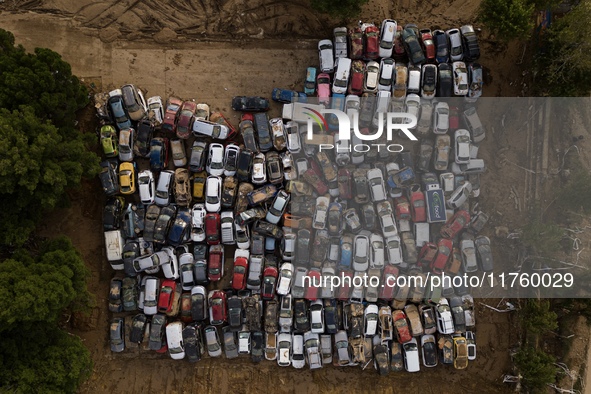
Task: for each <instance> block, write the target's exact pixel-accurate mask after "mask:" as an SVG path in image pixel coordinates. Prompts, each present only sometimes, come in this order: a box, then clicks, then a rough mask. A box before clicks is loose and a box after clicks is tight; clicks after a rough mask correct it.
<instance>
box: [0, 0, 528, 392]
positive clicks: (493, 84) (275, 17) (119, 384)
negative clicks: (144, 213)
mask: <svg viewBox="0 0 591 394" xmlns="http://www.w3.org/2000/svg"><path fill="white" fill-rule="evenodd" d="M478 4H479V2H478V0H447V1H444V0H440V1H438V0H419V1H411V0H399V1H396V0H393V1H387V0H380V1H372V2H371V3H370V4H368V5H367V6H366V7H365V9H364V12H363V20H366V21H368V20H375V21H376V22H378V21H380V20H381V19H383V18H385V17H392V18H394V19H396V20H398V21H399V23H409V22H414V23H417V24H418V25H419V26H431V27H435V26H441V27H443V28H446V27H451V26H459V25H461V24H464V23H469V22H472V21H473V19H474V16H475V12H476V9H477V7H478ZM0 10H2V13H1V16H0V21H1V22H0V26H1V27H2V28H4V29H7V30H9V31H12V32H13V33H14V34H15V36H16V41H17V43H20V44H22V45H24V46H25V47H26V48H27V49H29V50H32V49H34V48H35V47H48V48H51V49H53V50H55V51H57V52H59V53H60V54H62V56H63V58H64V59H65V60H66V61H68V62H69V63H70V64H71V65H72V68H73V72H74V73H75V74H76V75H78V76H80V77H81V78H83V79H85V81H86V82H89V83H93V84H94V85H95V86H97V88H99V89H103V90H108V89H110V88H113V87H115V86H121V85H122V84H124V83H128V82H133V83H134V84H136V85H137V86H140V87H141V88H142V89H144V90H147V91H148V95H161V96H163V97H166V96H168V95H172V94H174V95H178V96H180V97H182V98H196V99H197V100H199V101H201V100H203V101H205V102H208V103H209V104H210V105H211V107H212V110H213V109H215V110H221V111H222V112H224V113H225V114H227V115H230V120H231V121H232V122H233V123H234V124H236V123H237V120H238V118H237V116H236V114H235V113H233V112H232V111H231V110H230V108H229V107H230V105H229V104H230V99H231V97H232V96H234V95H239V94H252V95H263V96H269V94H270V91H271V89H272V88H273V87H276V86H280V87H288V88H298V89H301V88H302V83H303V80H304V77H305V69H306V67H307V66H309V65H315V64H317V62H318V60H317V52H316V43H317V40H318V39H319V38H325V37H330V31H331V28H332V27H334V26H338V25H339V23H338V21H334V20H331V19H330V18H327V17H324V16H320V15H318V14H317V13H315V12H311V11H310V10H309V5H308V3H307V2H306V1H301V0H299V1H290V2H272V1H267V0H255V1H251V2H246V1H239V0H227V1H212V0H200V1H194V0H186V1H176V2H175V1H171V0H162V1H156V0H145V1H136V0H124V1H115V0H110V1H101V2H93V1H89V0H82V1H73V0H45V1H44V0H7V1H6V2H4V3H3V4H1V5H0ZM355 22H356V21H348V25H352V24H353V23H355ZM287 38H289V39H287ZM480 40H481V45H482V46H483V50H482V53H483V57H482V59H481V61H480V62H481V64H482V65H483V66H484V67H485V70H486V71H487V78H486V86H485V90H484V91H485V95H486V96H517V95H520V94H521V93H522V90H523V82H522V79H523V75H522V73H521V71H520V66H519V65H518V64H516V63H519V62H520V61H521V60H522V56H523V53H524V52H523V48H522V47H521V46H519V45H516V46H510V47H504V46H501V45H499V44H498V43H496V42H494V41H493V40H492V38H491V37H489V36H488V34H487V33H486V32H483V33H482V34H481V36H480ZM278 111H279V106H275V107H273V108H272V114H273V113H275V114H278V113H279V112H278ZM82 120H83V122H82V127H83V128H84V129H85V130H86V131H87V132H91V133H93V132H94V125H93V123H92V120H93V114H92V110H91V109H90V110H88V112H86V113H85V114H83V116H82ZM497 122H498V120H497ZM527 141H528V137H527V133H525V132H523V133H520V132H519V131H518V130H507V131H506V132H502V133H501V132H497V133H489V134H488V137H487V141H486V142H485V144H484V146H483V147H482V148H481V152H482V153H481V156H482V157H484V158H485V159H486V160H487V162H488V163H494V162H495V158H496V157H497V155H498V149H499V148H501V147H509V148H510V149H509V153H508V154H507V157H508V159H510V160H512V161H515V162H519V163H521V164H524V165H527V163H526V162H525V160H526V157H527V156H526V155H527V149H528V148H527V146H528V143H527ZM523 182H524V173H523V171H522V170H520V169H517V168H514V167H512V166H510V165H509V166H508V165H499V166H494V165H491V166H490V171H489V172H488V173H486V174H485V175H484V176H483V177H482V184H483V188H482V197H481V199H480V200H481V201H480V203H481V208H482V209H484V210H485V211H487V212H489V213H491V214H493V215H492V219H491V222H490V224H489V225H488V228H487V230H486V234H487V235H489V236H490V237H491V238H493V237H494V228H495V226H501V225H503V226H508V227H509V228H510V229H513V228H515V227H518V226H519V225H520V224H521V221H522V219H523V215H524V213H523V211H520V208H519V207H518V206H517V205H516V204H514V201H513V200H512V199H510V198H509V197H508V196H509V192H510V186H511V185H516V186H518V185H521V184H522V183H523ZM71 199H72V206H71V208H69V209H62V210H59V211H57V212H55V213H53V214H52V215H51V216H50V217H49V218H48V219H47V222H46V224H45V226H44V228H43V229H42V231H41V233H42V235H45V236H51V235H53V234H56V233H63V234H66V235H68V236H70V237H71V238H72V240H73V242H74V244H75V245H76V246H77V247H78V248H79V250H80V251H81V252H82V254H83V256H84V258H85V261H86V262H87V265H88V267H89V269H90V270H91V273H92V276H91V278H90V281H89V288H90V291H91V292H93V293H94V294H95V295H96V305H97V306H96V308H95V309H94V311H93V313H92V315H91V316H90V317H89V318H84V319H83V318H77V319H76V318H75V319H74V321H73V328H72V332H73V333H74V334H76V335H79V336H80V337H81V338H82V339H83V340H84V341H85V344H86V345H87V346H88V348H89V349H90V351H91V352H92V355H93V360H94V371H93V375H92V377H91V378H90V379H89V381H88V382H86V383H85V384H84V385H83V387H82V388H81V392H84V393H103V392H105V393H107V392H165V391H166V392H173V393H174V392H195V391H199V392H235V393H242V392H253V391H262V390H265V391H268V389H269V388H272V389H273V390H275V391H278V392H281V393H291V392H318V391H322V392H334V393H336V392H342V391H343V390H344V387H347V388H348V389H349V390H354V391H356V392H369V391H376V390H377V391H379V392H386V393H388V392H399V391H400V390H401V388H402V387H404V390H405V391H407V392H422V393H448V392H449V393H457V392H458V390H460V391H461V392H477V391H478V392H484V393H488V392H490V393H493V392H503V391H508V390H509V387H508V386H503V384H502V383H501V381H502V375H503V374H505V373H511V364H510V358H509V349H510V348H511V347H513V346H514V345H515V344H516V341H517V333H516V329H515V326H514V322H513V321H512V315H511V314H499V313H495V312H493V311H491V310H489V309H486V308H483V307H481V306H480V305H477V322H478V323H477V344H478V359H477V360H476V361H475V362H472V363H471V365H470V367H469V368H468V370H466V371H456V370H453V369H450V368H444V367H443V366H439V367H437V368H435V369H433V370H429V371H427V370H423V371H421V373H420V374H413V375H411V374H402V375H392V374H391V375H390V376H388V377H386V378H379V377H378V376H377V375H376V373H375V371H361V370H359V369H357V368H355V369H337V368H325V369H323V370H321V371H316V372H314V373H311V372H309V371H296V370H294V369H292V368H287V369H285V368H278V367H277V366H275V365H274V363H271V362H263V363H261V364H260V365H253V364H251V363H250V361H248V360H244V361H243V362H236V361H234V362H228V361H226V360H213V361H212V360H204V361H201V362H199V363H197V364H196V365H195V364H189V363H186V362H174V361H172V360H170V359H169V358H168V357H167V356H160V355H153V354H147V353H146V352H141V351H140V353H139V354H138V353H137V352H136V353H128V354H126V355H123V356H116V357H114V356H112V354H111V352H110V351H109V348H108V323H107V322H108V319H109V317H110V316H109V314H108V313H107V307H106V305H107V300H106V298H107V293H108V283H109V279H110V278H111V275H112V271H111V269H110V268H109V266H108V264H107V263H106V261H105V259H104V256H103V255H104V251H103V243H102V242H103V241H102V237H101V233H102V229H101V212H102V206H103V197H102V194H101V193H100V190H99V188H98V182H97V181H92V182H88V183H86V184H85V185H84V186H83V187H82V188H81V189H80V190H79V191H75V192H72V193H71ZM522 208H523V207H522ZM493 242H494V243H495V250H494V253H495V260H496V261H498V262H501V261H506V262H507V264H509V265H511V264H512V260H513V258H514V254H515V250H514V249H513V248H514V247H513V245H512V244H510V243H509V242H507V241H506V240H504V239H502V238H494V239H493ZM497 242H498V245H499V246H498V247H496V245H497ZM487 302H488V303H490V304H493V305H496V303H497V302H496V301H494V300H488V301H487Z"/></svg>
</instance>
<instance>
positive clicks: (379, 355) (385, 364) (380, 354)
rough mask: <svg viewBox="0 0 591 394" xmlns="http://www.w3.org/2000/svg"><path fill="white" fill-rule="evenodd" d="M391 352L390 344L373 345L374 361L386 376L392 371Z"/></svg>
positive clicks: (379, 370)
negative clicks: (389, 349)
mask: <svg viewBox="0 0 591 394" xmlns="http://www.w3.org/2000/svg"><path fill="white" fill-rule="evenodd" d="M389 353H390V352H389V351H388V346H387V345H383V344H379V345H375V346H374V347H373V362H374V367H375V369H377V370H378V372H379V374H380V375H382V376H384V375H388V373H389V372H390V357H389V356H390V354H389Z"/></svg>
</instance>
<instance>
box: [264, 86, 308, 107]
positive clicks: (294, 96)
mask: <svg viewBox="0 0 591 394" xmlns="http://www.w3.org/2000/svg"><path fill="white" fill-rule="evenodd" d="M271 98H272V99H273V101H277V102H279V103H285V104H289V103H292V102H294V101H299V102H303V103H305V102H306V101H307V96H306V94H305V93H302V92H296V91H295V90H288V89H280V88H274V89H273V93H271Z"/></svg>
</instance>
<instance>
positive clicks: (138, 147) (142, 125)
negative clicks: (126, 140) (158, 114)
mask: <svg viewBox="0 0 591 394" xmlns="http://www.w3.org/2000/svg"><path fill="white" fill-rule="evenodd" d="M153 134H154V124H153V123H152V121H151V120H150V119H147V118H144V119H142V120H141V121H140V122H139V123H138V127H137V134H136V135H137V136H136V139H135V143H134V145H133V150H134V153H135V154H136V155H137V156H141V157H148V156H149V155H150V141H151V140H152V135H153Z"/></svg>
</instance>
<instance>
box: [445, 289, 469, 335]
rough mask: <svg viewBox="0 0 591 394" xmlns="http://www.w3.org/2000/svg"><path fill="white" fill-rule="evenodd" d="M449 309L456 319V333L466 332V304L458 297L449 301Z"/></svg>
mask: <svg viewBox="0 0 591 394" xmlns="http://www.w3.org/2000/svg"><path fill="white" fill-rule="evenodd" d="M449 307H450V308H451V313H452V315H453V318H454V327H455V329H456V332H462V333H463V332H466V316H465V314H464V302H463V301H462V299H461V298H460V297H458V296H453V297H451V298H450V299H449Z"/></svg>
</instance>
